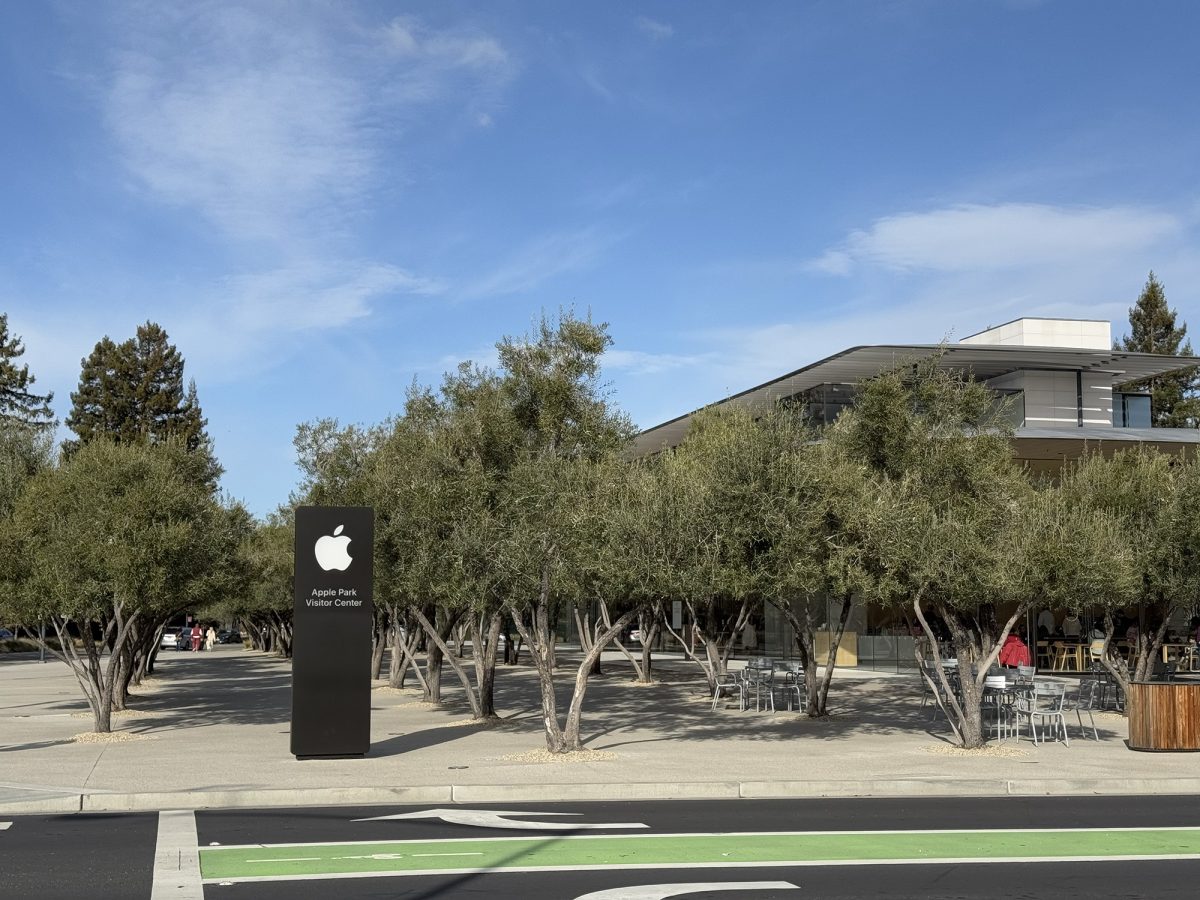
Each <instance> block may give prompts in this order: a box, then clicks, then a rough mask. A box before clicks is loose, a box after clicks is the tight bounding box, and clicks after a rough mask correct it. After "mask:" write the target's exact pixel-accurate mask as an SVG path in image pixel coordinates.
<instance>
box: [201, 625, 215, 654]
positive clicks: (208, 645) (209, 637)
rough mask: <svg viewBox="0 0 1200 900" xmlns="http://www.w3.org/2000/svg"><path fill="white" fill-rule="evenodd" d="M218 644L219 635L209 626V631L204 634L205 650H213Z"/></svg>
mask: <svg viewBox="0 0 1200 900" xmlns="http://www.w3.org/2000/svg"><path fill="white" fill-rule="evenodd" d="M216 642H217V633H216V632H215V631H213V627H212V626H211V625H209V626H208V631H206V632H204V649H205V650H211V649H212V648H213V645H214V644H216Z"/></svg>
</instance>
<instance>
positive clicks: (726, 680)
mask: <svg viewBox="0 0 1200 900" xmlns="http://www.w3.org/2000/svg"><path fill="white" fill-rule="evenodd" d="M726 696H736V697H737V698H738V709H745V708H746V685H745V683H744V682H743V681H742V679H741V678H739V677H738V676H737V675H734V674H733V673H728V672H727V673H726V674H724V675H718V676H717V684H716V687H715V688H714V689H713V701H712V712H716V711H717V705H718V704H719V703H720V702H721V698H722V697H726Z"/></svg>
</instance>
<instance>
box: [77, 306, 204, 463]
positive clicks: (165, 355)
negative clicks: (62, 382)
mask: <svg viewBox="0 0 1200 900" xmlns="http://www.w3.org/2000/svg"><path fill="white" fill-rule="evenodd" d="M82 366H83V371H82V373H81V374H80V377H79V389H78V390H77V391H75V393H73V394H71V403H72V406H71V413H70V415H69V416H67V420H66V424H67V427H69V428H70V429H71V430H72V431H73V432H75V435H76V440H74V441H68V442H67V443H65V444H64V449H65V450H66V451H67V453H68V454H70V453H74V452H76V451H77V450H78V449H79V448H80V447H81V446H83V445H85V444H87V443H89V442H90V441H93V440H96V439H98V438H107V439H108V440H111V441H116V442H118V443H137V442H150V443H155V442H160V441H164V440H167V439H169V438H175V439H177V440H179V441H181V442H182V443H183V445H184V446H185V447H186V448H187V449H188V450H189V451H192V452H197V451H199V452H201V453H203V454H204V455H206V456H207V457H208V458H209V466H208V470H207V471H206V472H205V473H204V477H205V479H206V481H208V482H209V483H210V484H215V483H216V479H217V478H218V477H219V476H220V467H219V466H218V465H217V463H216V460H215V459H214V458H212V455H211V446H210V441H209V438H208V434H207V433H206V431H205V426H206V425H207V422H206V421H205V419H204V416H203V413H202V412H201V410H200V403H199V400H198V399H197V397H196V386H195V384H194V383H191V384H188V386H187V387H186V389H185V387H184V383H183V366H184V362H183V356H182V355H181V354H180V353H179V350H178V349H177V348H176V347H175V345H174V344H172V343H170V341H169V340H168V338H167V333H166V332H165V331H164V330H163V329H162V328H161V327H160V326H159V325H156V324H155V323H153V322H147V323H146V324H145V325H139V326H138V329H137V334H136V336H135V337H132V338H130V339H129V340H127V341H124V342H123V343H120V344H116V343H114V342H113V341H112V340H110V339H109V338H107V337H105V338H103V339H101V340H100V341H99V342H98V343H97V344H96V347H95V349H94V350H93V351H92V352H91V354H90V355H89V356H88V357H86V358H85V359H84V360H83V361H82Z"/></svg>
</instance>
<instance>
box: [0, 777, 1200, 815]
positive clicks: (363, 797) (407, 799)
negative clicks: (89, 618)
mask: <svg viewBox="0 0 1200 900" xmlns="http://www.w3.org/2000/svg"><path fill="white" fill-rule="evenodd" d="M1156 794H1200V778H1138V779H1099V778H1073V779H1062V778H1047V779H1034V778H1026V779H1010V778H1005V779H933V778H926V779H920V778H911V779H889V780H855V781H741V782H738V781H697V782H654V783H642V784H639V783H631V784H604V783H599V784H510V785H486V784H468V785H430V786H416V787H392V788H387V787H374V788H368V787H357V788H313V789H306V790H303V791H297V790H290V789H270V790H243V791H172V792H155V793H95V794H87V793H85V794H68V795H56V796H53V797H43V798H27V799H22V800H13V801H4V800H0V815H37V814H41V815H45V814H62V813H79V812H85V813H87V812H158V811H160V810H166V809H260V808H278V807H294V806H295V807H298V806H379V805H397V804H446V803H462V804H470V803H514V802H515V803H553V802H597V801H621V800H766V799H774V800H783V799H818V798H826V799H833V798H846V797H875V798H887V797H1036V796H1070V797H1079V796H1086V795H1093V796H1122V795H1128V796H1132V795H1156Z"/></svg>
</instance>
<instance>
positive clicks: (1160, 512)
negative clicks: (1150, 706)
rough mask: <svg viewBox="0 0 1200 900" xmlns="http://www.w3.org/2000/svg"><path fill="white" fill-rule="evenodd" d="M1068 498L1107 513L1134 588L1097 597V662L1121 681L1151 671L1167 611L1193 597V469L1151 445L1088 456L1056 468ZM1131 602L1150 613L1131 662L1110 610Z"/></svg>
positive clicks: (1198, 532)
mask: <svg viewBox="0 0 1200 900" xmlns="http://www.w3.org/2000/svg"><path fill="white" fill-rule="evenodd" d="M1062 491H1063V493H1064V495H1065V496H1066V497H1067V498H1069V500H1070V502H1072V503H1073V504H1076V505H1078V506H1081V507H1085V508H1088V509H1092V510H1095V511H1096V512H1097V513H1098V514H1103V515H1107V516H1109V517H1111V518H1112V519H1113V520H1114V522H1115V523H1116V527H1117V529H1118V530H1119V533H1120V552H1121V556H1118V557H1117V558H1116V560H1115V562H1116V563H1117V564H1120V563H1121V562H1122V561H1123V558H1124V557H1127V558H1128V566H1129V567H1130V568H1131V569H1132V578H1133V582H1134V588H1133V589H1132V590H1131V591H1129V592H1126V593H1118V594H1109V595H1105V596H1102V597H1099V598H1096V600H1095V604H1096V605H1098V606H1100V607H1101V609H1102V610H1103V613H1104V632H1105V636H1104V653H1103V655H1102V660H1103V662H1104V665H1105V667H1106V668H1107V669H1108V670H1109V671H1110V672H1111V673H1112V675H1113V677H1114V678H1115V679H1116V680H1117V681H1118V683H1119V684H1120V685H1121V687H1122V688H1123V689H1124V688H1128V686H1129V682H1130V680H1137V681H1141V680H1145V679H1147V678H1149V677H1150V676H1151V674H1152V673H1153V669H1154V663H1155V660H1156V659H1157V658H1158V655H1159V652H1160V651H1161V649H1162V644H1163V641H1164V639H1165V638H1166V634H1167V629H1168V626H1169V623H1170V621H1171V619H1172V617H1173V616H1174V615H1175V614H1176V613H1177V612H1178V611H1180V610H1188V609H1195V608H1196V605H1197V602H1198V601H1197V598H1198V597H1200V517H1197V515H1196V509H1197V508H1198V506H1197V504H1200V469H1198V468H1197V466H1196V464H1195V463H1194V462H1184V461H1181V460H1179V459H1177V458H1175V457H1172V456H1168V455H1166V454H1163V453H1159V452H1156V451H1155V450H1153V449H1150V448H1137V449H1133V450H1125V451H1120V452H1117V453H1114V454H1113V455H1112V456H1104V455H1101V454H1099V453H1093V454H1089V455H1087V456H1085V457H1083V458H1081V459H1080V460H1079V461H1078V462H1077V463H1076V464H1074V465H1072V466H1070V467H1069V468H1067V469H1066V470H1065V471H1064V472H1063V476H1062ZM1130 604H1137V605H1138V606H1139V607H1140V609H1141V612H1142V616H1143V624H1146V623H1145V621H1144V616H1145V613H1146V611H1150V610H1152V611H1154V612H1155V613H1157V615H1158V621H1157V622H1154V623H1153V624H1152V627H1142V628H1139V629H1138V631H1137V635H1136V639H1135V640H1134V642H1133V646H1132V647H1131V648H1130V664H1129V665H1127V664H1126V662H1125V661H1124V660H1123V659H1122V658H1121V657H1120V656H1119V655H1118V654H1117V652H1116V647H1115V645H1114V644H1113V641H1114V638H1115V632H1116V628H1117V615H1118V613H1119V612H1120V610H1121V609H1122V608H1123V607H1125V606H1127V605H1130Z"/></svg>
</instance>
